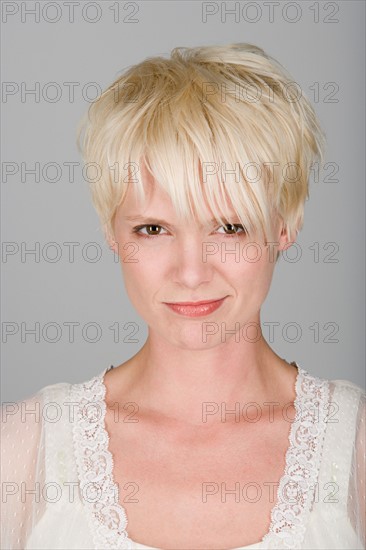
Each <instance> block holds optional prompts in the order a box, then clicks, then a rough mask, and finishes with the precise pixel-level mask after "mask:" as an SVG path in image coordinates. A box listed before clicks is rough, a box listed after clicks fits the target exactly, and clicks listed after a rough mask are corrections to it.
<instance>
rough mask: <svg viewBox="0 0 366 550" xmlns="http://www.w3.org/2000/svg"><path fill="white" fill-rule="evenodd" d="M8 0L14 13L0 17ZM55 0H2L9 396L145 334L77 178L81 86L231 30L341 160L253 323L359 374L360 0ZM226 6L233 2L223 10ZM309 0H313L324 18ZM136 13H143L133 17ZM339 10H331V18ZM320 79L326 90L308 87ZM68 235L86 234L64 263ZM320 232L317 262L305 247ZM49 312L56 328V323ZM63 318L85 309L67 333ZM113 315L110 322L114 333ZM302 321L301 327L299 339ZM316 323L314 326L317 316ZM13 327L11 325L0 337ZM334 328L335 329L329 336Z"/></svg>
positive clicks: (323, 182) (83, 368) (310, 355)
mask: <svg viewBox="0 0 366 550" xmlns="http://www.w3.org/2000/svg"><path fill="white" fill-rule="evenodd" d="M5 4H7V5H8V8H7V9H8V10H9V9H11V10H13V9H14V10H15V11H16V8H18V10H19V11H18V12H17V13H14V15H11V16H10V15H9V16H8V17H7V18H6V14H4V5H5ZM46 4H48V7H47V8H45V6H46ZM54 4H55V3H50V2H49V3H47V2H40V6H41V12H40V20H39V22H37V21H35V17H34V16H32V15H30V14H26V13H25V12H24V10H23V13H22V12H21V3H20V2H10V3H4V2H3V3H2V9H3V22H2V80H3V86H4V83H9V82H10V83H11V82H13V83H15V84H12V85H10V86H14V88H13V89H14V90H15V92H14V94H13V95H9V94H8V95H7V96H4V95H3V98H2V104H1V107H2V115H3V116H2V137H3V139H2V162H3V171H4V163H9V162H13V163H16V164H15V165H14V166H18V167H19V172H18V173H17V174H15V175H13V176H8V178H7V181H5V180H6V178H4V174H3V180H2V185H1V193H2V201H1V209H2V210H1V214H2V221H1V230H2V241H3V255H2V266H1V267H2V295H1V298H2V306H1V317H2V352H1V382H2V400H5V401H10V400H18V399H21V398H24V397H26V396H29V395H31V394H32V393H34V392H36V391H37V390H38V389H40V388H41V387H43V386H46V385H48V384H53V383H57V382H78V381H82V380H87V379H90V378H91V377H92V376H95V375H96V374H97V373H99V372H101V371H102V370H103V369H104V368H106V367H107V366H108V365H110V364H113V365H118V364H120V363H121V362H122V361H124V360H126V359H127V358H129V357H130V356H131V355H133V354H135V353H136V352H137V351H138V349H139V348H140V347H141V346H142V344H143V343H144V341H145V339H146V335H147V331H146V326H145V324H144V322H143V321H142V319H140V318H139V316H138V315H137V313H136V312H135V311H134V310H133V308H132V305H131V304H130V302H129V300H128V298H127V296H126V294H125V291H124V288H123V281H122V274H121V268H120V265H119V263H118V262H116V261H115V260H116V259H115V258H114V255H113V253H112V252H111V251H110V250H109V249H108V247H107V245H106V244H105V243H104V241H103V236H102V233H101V230H100V228H99V221H98V218H97V215H96V213H95V211H94V209H93V206H92V204H91V200H90V195H89V190H88V184H87V183H86V181H85V179H84V178H83V176H82V171H81V159H80V157H79V154H78V152H77V149H76V144H75V133H76V127H77V124H78V122H79V120H80V117H81V116H82V114H83V113H84V112H85V110H86V109H87V107H88V105H89V102H88V99H89V101H90V100H92V99H93V97H95V96H93V94H95V87H93V86H92V85H90V84H88V83H91V82H96V83H97V84H98V86H100V87H101V88H104V87H106V86H107V85H108V84H109V83H111V82H112V81H113V80H114V79H115V78H116V77H117V76H118V74H119V72H120V71H122V70H123V69H124V68H126V67H128V66H130V65H132V64H135V63H137V62H139V61H141V60H143V59H144V58H146V57H148V56H153V55H164V56H165V55H168V54H169V52H170V50H171V49H172V48H174V47H176V46H198V45H208V44H227V43H230V42H251V43H254V44H256V45H258V46H260V47H262V48H264V49H265V50H266V51H268V53H270V54H271V55H272V56H274V57H275V58H277V59H278V60H279V61H280V62H281V63H282V64H283V65H284V66H285V67H286V68H287V69H288V70H289V72H290V73H291V74H292V76H293V78H294V80H296V82H298V83H299V84H300V86H301V87H302V88H303V90H304V92H305V93H306V94H307V95H308V97H309V98H310V99H311V100H312V103H313V105H314V107H315V109H316V112H317V114H318V116H319V118H320V121H321V124H322V125H323V127H324V129H325V131H326V134H327V140H328V146H327V153H326V158H325V163H327V162H329V163H336V165H338V166H339V171H338V174H336V175H335V176H334V178H336V179H338V181H335V182H334V181H333V182H330V181H327V178H326V176H330V175H331V166H332V165H329V166H328V167H327V169H324V170H322V171H321V172H320V176H319V182H314V181H313V180H312V181H311V187H310V200H309V201H308V202H307V204H306V210H305V223H304V227H303V230H302V231H301V232H300V234H299V237H298V241H297V242H298V243H299V245H300V247H301V251H302V256H301V258H300V259H299V261H297V262H290V261H284V259H283V258H282V259H281V261H280V262H279V263H278V265H277V267H276V270H275V274H274V279H273V282H272V287H271V290H270V294H269V296H268V297H267V300H266V302H265V304H264V306H263V309H262V322H264V323H268V322H276V323H279V325H277V328H276V330H275V332H274V339H273V340H271V339H269V332H268V329H267V332H266V328H265V326H264V335H265V336H266V337H267V340H268V341H269V343H270V345H271V346H272V347H273V349H274V350H275V351H276V353H278V354H279V355H280V356H281V357H283V358H286V359H287V360H288V361H292V360H296V361H297V362H298V364H300V366H302V367H303V368H304V369H306V370H307V371H308V372H310V373H311V374H313V375H318V376H321V377H325V378H329V379H339V378H340V379H347V380H351V381H353V382H354V383H356V384H358V385H360V386H362V387H365V353H364V338H365V317H364V285H363V281H364V235H365V227H364V198H365V197H364V189H365V168H364V151H365V140H364V120H365V112H364V67H365V59H364V57H365V53H364V52H365V44H364V36H365V34H364V19H365V17H364V16H365V14H364V11H365V4H364V2H363V1H347V2H328V3H327V2H318V3H317V2H314V1H313V0H312V1H311V2H307V1H301V2H297V3H296V2H280V3H279V6H275V11H274V19H273V21H271V20H270V17H269V8H268V6H265V4H264V3H263V2H251V3H249V2H239V4H240V11H241V13H240V14H239V16H236V20H235V16H234V15H227V17H226V20H225V14H224V13H223V11H220V10H221V9H222V7H223V6H224V4H225V3H221V2H216V3H215V2H212V3H211V6H213V8H215V6H216V8H217V9H218V13H216V14H215V15H212V16H209V17H208V18H207V21H206V22H203V21H202V3H201V2H187V1H184V2H183V1H182V2H174V1H165V2H164V1H162V2H156V1H145V2H132V3H126V2H120V3H119V4H120V6H119V9H120V21H119V22H115V21H114V19H113V18H114V14H115V12H113V11H112V10H111V7H112V6H113V5H114V6H116V2H108V1H106V2H99V3H94V4H97V8H98V11H99V15H101V16H100V19H99V21H96V22H95V23H91V22H90V21H91V20H92V19H93V18H94V17H96V16H98V17H99V15H98V11H97V8H96V7H95V6H94V7H93V6H92V5H89V6H88V7H87V8H85V5H86V4H88V3H87V2H83V1H82V0H81V1H80V0H79V6H76V5H75V12H74V21H73V22H70V21H69V20H68V19H69V12H68V8H67V6H65V5H64V3H63V2H58V3H57V6H56V7H55V5H54ZM89 4H90V3H89ZM249 4H250V5H249ZM272 4H273V3H272ZM9 5H10V8H9ZM134 5H135V6H137V8H138V11H137V10H135V8H134ZM234 5H235V3H234V2H227V3H226V6H227V8H233V7H234ZM311 6H313V8H312V9H311ZM314 6H315V8H314ZM26 7H27V8H28V9H34V7H35V2H26ZM82 9H84V10H85V11H84V14H83V12H82ZM113 9H114V10H115V9H116V8H113ZM314 9H318V10H319V17H318V18H317V15H316V13H315V12H314ZM133 11H137V13H135V14H134V15H130V16H129V14H132V12H133ZM83 15H84V17H83ZM297 15H300V17H299V20H298V21H296V18H297ZM256 16H257V21H255V18H256ZM58 17H59V20H58V21H56V22H54V23H51V22H50V21H51V20H55V19H57V18H58ZM22 19H23V20H22ZM123 19H125V21H123ZM131 19H134V20H135V22H131V21H129V20H131ZM334 19H336V20H337V19H338V22H330V20H334ZM290 20H292V21H293V22H290ZM250 21H252V22H250ZM51 82H55V83H57V87H58V90H59V91H60V90H61V97H60V98H59V100H58V101H54V102H53V101H52V99H53V97H54V95H52V94H54V92H55V90H56V88H55V87H53V88H52V86H51V85H50V84H49V83H51ZM67 82H74V83H79V86H76V87H75V88H74V91H75V96H74V98H72V97H71V99H70V97H69V93H68V92H69V89H70V88H68V86H67V85H66V84H65V83H67ZM22 83H23V84H22ZM36 83H39V87H40V95H39V98H37V99H38V100H39V101H36V100H35V97H34V96H32V95H27V96H25V97H23V98H22V96H21V89H22V86H23V91H24V88H25V87H26V88H27V89H31V88H34V87H35V86H37V84H36ZM315 83H318V84H315ZM329 83H336V85H337V86H338V87H339V89H338V91H337V92H336V94H335V95H334V96H329V93H330V92H332V90H333V89H334V88H333V87H334V85H333V84H330V85H329ZM6 86H7V90H8V91H9V84H7V85H6ZM17 86H18V88H19V92H17V91H16V90H17V88H16V87H17ZM316 86H318V87H319V98H316V97H315V96H314V89H315V88H316ZM44 96H45V97H44ZM329 99H336V100H337V101H336V102H329ZM36 162H39V163H40V171H41V175H40V181H39V182H36V181H35V178H34V176H32V175H29V174H28V175H27V174H24V173H23V178H22V174H21V163H24V164H23V166H24V167H25V168H31V167H32V166H34V164H35V163H36ZM50 162H51V163H58V164H59V166H60V171H61V173H60V172H59V173H57V172H56V170H55V169H52V166H51V167H50V168H49V169H48V170H47V163H50ZM70 162H75V163H79V166H78V167H76V169H75V178H74V181H70V178H69V174H68V169H67V165H65V163H70ZM6 166H9V165H5V169H6ZM45 167H46V168H45ZM42 170H43V171H44V174H45V177H42ZM23 172H24V170H23ZM52 178H55V179H57V178H59V180H58V181H54V182H52V181H50V180H51V179H52ZM22 179H23V180H24V181H22ZM52 242H54V243H58V247H59V249H58V252H59V254H61V256H60V258H59V259H58V261H52V259H53V258H54V257H55V253H56V250H55V248H54V247H53V248H52V247H50V246H48V249H47V245H49V243H52ZM65 242H74V243H80V244H79V246H77V247H76V248H75V259H74V261H73V262H72V261H70V259H69V254H68V248H67V246H66V245H64V244H63V243H65ZM90 242H95V243H97V244H98V245H99V254H100V258H99V260H97V261H93V258H95V254H96V249H95V248H91V247H89V249H88V248H86V249H85V248H84V254H83V253H82V249H83V247H85V245H87V243H90ZM7 243H14V245H9V244H7ZM21 243H25V245H24V244H23V246H26V247H27V248H28V249H34V248H35V246H39V248H40V256H39V258H38V261H35V257H34V255H31V254H30V255H27V256H26V257H25V258H24V257H23V258H22V256H21V252H20V249H21V246H22V245H21ZM36 243H38V245H36ZM314 243H319V245H316V244H315V245H314ZM326 243H336V246H339V251H338V252H337V253H336V254H335V255H334V258H335V259H337V260H338V262H333V263H330V262H327V261H325V260H326V257H327V255H329V253H331V252H332V250H333V248H332V246H333V245H330V246H331V247H330V248H328V249H325V248H324V247H325V246H326ZM4 246H7V247H9V246H14V247H15V253H14V254H13V255H10V256H7V257H5V255H4ZM317 246H319V261H315V256H314V248H316V247H317ZM17 247H19V252H17ZM309 247H312V248H311V249H310V248H309ZM7 249H8V248H7ZM42 251H43V253H42ZM289 256H290V252H289ZM291 257H293V256H292V255H291ZM88 258H89V261H88ZM5 260H7V261H5ZM22 323H23V328H24V327H26V328H27V329H29V328H32V327H34V326H35V324H36V323H39V327H40V333H39V338H37V341H36V340H35V337H34V335H32V334H27V335H25V334H23V336H22ZM47 323H54V324H55V325H54V326H58V327H59V329H58V332H57V331H56V329H55V328H52V326H51V325H47ZM65 323H78V325H77V326H76V328H75V337H74V341H71V339H70V337H69V332H68V329H67V325H65ZM88 323H98V325H99V327H100V332H101V337H100V339H99V341H97V342H94V343H93V342H91V341H87V339H89V340H93V339H94V338H95V337H96V331H95V330H94V329H93V328H92V327H91V328H89V330H86V329H85V327H87V326H88V325H87V324H88ZM127 323H133V324H132V325H127ZM287 323H290V325H288V332H287V336H286V325H287ZM295 323H297V325H295ZM327 323H330V324H327ZM316 324H318V325H316ZM112 325H113V326H115V327H116V326H117V325H118V326H119V329H120V335H119V341H118V339H115V337H114V334H115V333H114V332H113V330H112V329H111V328H110V327H111V326H112ZM47 326H48V327H49V328H48V331H47ZM295 326H298V327H300V330H301V332H300V333H298V336H299V338H298V341H294V340H296V334H295V329H294V327H295ZM316 326H318V327H319V331H318V336H315V332H314V328H313V329H311V328H310V327H316ZM11 327H12V328H13V330H14V334H13V335H9V336H7V337H6V333H7V331H9V330H10V329H11ZM83 327H84V335H83V331H82V329H83ZM333 327H338V328H337V333H336V334H334V332H333ZM85 330H86V332H85ZM132 332H134V335H133V336H132V337H131V336H130V337H129V335H130V334H131V333H132ZM56 338H58V341H55V342H52V341H51V340H52V339H56ZM129 339H135V340H136V342H130V341H128V340H129ZM330 339H333V340H334V339H337V340H338V342H334V341H333V342H331V341H329V340H330ZM115 340H116V341H115Z"/></svg>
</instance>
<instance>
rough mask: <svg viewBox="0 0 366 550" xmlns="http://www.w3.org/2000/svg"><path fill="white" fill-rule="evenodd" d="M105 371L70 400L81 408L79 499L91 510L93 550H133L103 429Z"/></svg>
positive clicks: (76, 390) (77, 437) (76, 431)
mask: <svg viewBox="0 0 366 550" xmlns="http://www.w3.org/2000/svg"><path fill="white" fill-rule="evenodd" d="M106 371H107V369H105V371H103V373H102V374H101V375H99V376H96V377H94V378H92V379H91V380H90V381H88V382H85V383H81V384H74V385H73V386H72V388H71V401H72V402H73V403H74V402H76V403H77V404H78V405H79V407H77V413H76V420H75V422H74V425H73V439H74V450H75V459H76V464H77V469H78V474H79V481H80V491H81V497H80V498H81V500H82V502H83V503H84V505H85V506H86V507H87V510H88V520H89V527H90V531H91V533H92V536H93V542H94V548H96V549H101V548H103V549H104V548H113V549H115V548H127V549H130V548H131V541H130V539H129V538H128V534H127V531H126V527H127V515H126V512H125V510H124V508H123V507H122V506H120V505H119V488H118V485H117V484H116V483H114V480H113V456H112V453H111V452H110V451H109V450H108V443H109V435H108V432H107V430H106V429H105V427H104V418H105V414H106V408H107V407H106V403H105V399H104V398H105V393H106V387H105V385H104V384H103V380H102V379H103V376H104V374H105V372H106Z"/></svg>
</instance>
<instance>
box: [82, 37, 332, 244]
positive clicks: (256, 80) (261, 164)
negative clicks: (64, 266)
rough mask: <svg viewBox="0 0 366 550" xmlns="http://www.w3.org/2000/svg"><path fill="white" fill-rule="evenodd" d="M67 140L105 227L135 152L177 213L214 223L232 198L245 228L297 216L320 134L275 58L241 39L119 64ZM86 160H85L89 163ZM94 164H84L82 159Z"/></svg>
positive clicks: (131, 179)
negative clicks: (72, 142)
mask: <svg viewBox="0 0 366 550" xmlns="http://www.w3.org/2000/svg"><path fill="white" fill-rule="evenodd" d="M78 145H79V148H80V150H81V152H82V155H83V158H84V161H85V162H86V163H94V164H92V167H93V166H94V167H97V168H96V171H95V172H94V173H95V177H94V178H91V179H90V180H89V181H90V187H91V193H92V200H93V203H94V206H95V208H96V210H97V213H98V216H99V219H100V221H101V224H102V226H103V229H104V231H105V234H106V235H107V234H108V235H110V236H112V237H113V236H114V219H115V214H116V210H117V208H118V206H119V205H120V204H121V202H122V201H123V198H124V196H125V194H126V191H127V188H128V186H129V185H134V186H135V187H136V190H137V192H138V193H139V196H140V198H142V197H144V196H145V195H144V193H145V191H144V185H143V182H142V180H141V177H139V174H141V171H140V170H139V167H140V166H141V162H144V164H145V166H146V168H147V169H148V170H149V172H150V173H151V175H152V176H153V177H154V178H155V180H156V182H157V183H158V184H159V185H161V186H162V188H163V189H164V190H165V191H166V192H167V193H168V194H169V196H170V198H171V200H172V203H173V206H174V208H175V210H176V212H177V213H178V215H179V216H182V218H183V219H185V220H187V219H188V218H190V219H191V218H192V216H193V217H194V218H195V219H197V220H198V221H199V222H201V223H205V222H206V221H207V220H206V219H205V204H207V205H208V206H209V208H210V209H211V211H212V212H213V214H214V216H215V218H216V219H217V220H219V221H220V223H223V224H224V223H228V222H229V223H230V220H227V218H225V217H224V216H225V212H228V210H227V208H230V210H234V211H235V212H236V214H237V216H238V218H239V220H240V223H242V224H243V225H244V227H245V229H246V230H247V232H248V234H249V235H257V236H258V235H260V236H262V237H264V238H265V239H267V240H268V239H272V238H273V229H274V225H273V223H274V220H275V219H277V217H279V218H280V219H281V220H282V223H283V227H284V228H285V230H286V231H287V232H288V235H290V236H293V235H295V232H298V231H299V230H300V229H301V227H302V225H303V215H304V206H305V201H306V200H307V198H308V196H309V186H308V180H309V174H310V170H311V166H312V164H313V163H314V162H315V161H320V162H322V161H323V156H324V148H325V134H324V132H323V130H322V129H321V126H320V124H319V121H318V119H317V117H316V114H315V111H314V109H313V107H312V105H311V103H310V101H309V100H308V99H307V97H306V96H305V95H304V92H303V91H302V90H301V88H300V86H299V85H298V84H297V83H296V82H295V81H294V80H293V78H292V77H291V76H290V75H289V74H288V72H287V71H286V70H285V69H284V67H283V66H282V65H281V64H280V63H279V62H277V61H276V60H275V59H274V58H272V57H271V56H270V55H268V54H267V53H265V52H264V51H263V50H262V49H261V48H259V47H257V46H255V45H253V44H247V43H235V44H228V45H213V46H202V47H194V48H188V47H177V48H174V49H173V50H172V51H171V55H170V58H164V57H150V58H147V59H145V60H144V61H142V62H141V63H138V64H136V65H133V66H130V67H129V68H128V69H127V70H125V71H124V72H123V74H122V75H121V76H119V77H118V78H117V79H116V80H115V81H114V82H113V83H112V84H111V85H110V86H109V87H108V88H107V89H106V90H105V91H104V92H103V93H102V94H101V95H100V96H99V97H98V98H97V100H95V101H94V102H93V103H92V104H91V105H90V107H89V110H88V112H87V113H86V115H85V117H84V119H83V120H82V121H81V126H80V129H79V136H78ZM89 172H90V169H89V170H88V173H89ZM91 172H92V173H93V170H91Z"/></svg>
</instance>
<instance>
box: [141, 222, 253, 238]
mask: <svg viewBox="0 0 366 550" xmlns="http://www.w3.org/2000/svg"><path fill="white" fill-rule="evenodd" d="M225 225H226V226H227V225H232V226H233V227H239V228H240V229H242V230H243V231H241V232H239V233H237V232H236V233H231V234H230V233H229V234H225V233H221V234H222V235H224V236H225V237H226V238H232V237H235V236H237V235H246V231H245V229H244V226H243V225H241V224H240V223H227V224H225ZM225 225H220V227H225ZM145 227H160V228H161V229H164V227H162V226H161V225H157V224H154V223H149V224H145V225H137V226H136V227H134V228H133V229H132V232H133V233H136V234H137V235H138V236H139V237H142V238H143V239H154V238H156V237H160V236H161V235H144V234H143V233H140V230H141V229H143V228H145Z"/></svg>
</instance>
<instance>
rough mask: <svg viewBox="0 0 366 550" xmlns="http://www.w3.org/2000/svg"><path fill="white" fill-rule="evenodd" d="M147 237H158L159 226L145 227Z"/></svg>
mask: <svg viewBox="0 0 366 550" xmlns="http://www.w3.org/2000/svg"><path fill="white" fill-rule="evenodd" d="M146 227H147V232H148V234H149V235H159V231H160V229H161V227H160V225H146Z"/></svg>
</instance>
